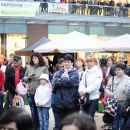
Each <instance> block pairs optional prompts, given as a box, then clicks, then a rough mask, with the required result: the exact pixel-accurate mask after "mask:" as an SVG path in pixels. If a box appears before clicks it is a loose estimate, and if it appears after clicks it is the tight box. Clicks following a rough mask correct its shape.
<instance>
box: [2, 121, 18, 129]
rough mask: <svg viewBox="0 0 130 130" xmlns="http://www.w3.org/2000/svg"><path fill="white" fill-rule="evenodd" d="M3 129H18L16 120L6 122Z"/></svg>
mask: <svg viewBox="0 0 130 130" xmlns="http://www.w3.org/2000/svg"><path fill="white" fill-rule="evenodd" d="M3 129H4V130H18V129H17V126H16V123H15V122H11V123H8V124H4V125H3Z"/></svg>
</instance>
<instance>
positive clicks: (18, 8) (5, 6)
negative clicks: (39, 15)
mask: <svg viewBox="0 0 130 130" xmlns="http://www.w3.org/2000/svg"><path fill="white" fill-rule="evenodd" d="M39 5H40V3H39V2H9V1H0V16H24V17H34V16H35V14H36V11H37V10H38V8H39Z"/></svg>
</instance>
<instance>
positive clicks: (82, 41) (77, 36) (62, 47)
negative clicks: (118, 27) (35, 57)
mask: <svg viewBox="0 0 130 130" xmlns="http://www.w3.org/2000/svg"><path fill="white" fill-rule="evenodd" d="M103 43H104V42H103V41H101V40H98V39H96V38H93V37H91V36H88V35H85V34H83V33H79V32H76V31H74V32H71V33H69V34H66V35H65V36H63V37H60V38H57V39H55V40H52V41H50V42H48V43H46V44H44V45H42V46H40V47H37V48H36V49H34V51H37V52H41V53H47V52H48V53H49V52H61V53H68V52H72V53H74V52H99V51H100V48H101V46H102V45H103Z"/></svg>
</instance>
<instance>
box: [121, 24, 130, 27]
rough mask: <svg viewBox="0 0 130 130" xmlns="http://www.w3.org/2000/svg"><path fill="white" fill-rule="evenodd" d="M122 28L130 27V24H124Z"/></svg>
mask: <svg viewBox="0 0 130 130" xmlns="http://www.w3.org/2000/svg"><path fill="white" fill-rule="evenodd" d="M122 27H130V24H122Z"/></svg>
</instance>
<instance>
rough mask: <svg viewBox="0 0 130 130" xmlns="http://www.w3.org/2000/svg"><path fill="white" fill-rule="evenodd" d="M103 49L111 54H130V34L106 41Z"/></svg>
mask: <svg viewBox="0 0 130 130" xmlns="http://www.w3.org/2000/svg"><path fill="white" fill-rule="evenodd" d="M101 49H103V50H104V51H109V52H119V51H123V52H130V34H124V35H122V36H119V37H116V38H113V39H111V40H109V41H106V42H105V43H104V44H103V47H102V48H101Z"/></svg>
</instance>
